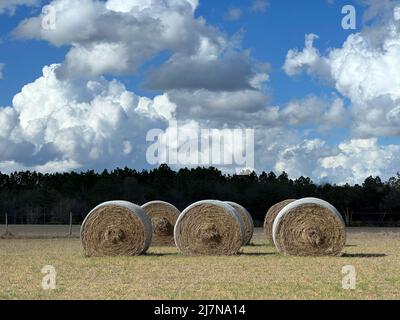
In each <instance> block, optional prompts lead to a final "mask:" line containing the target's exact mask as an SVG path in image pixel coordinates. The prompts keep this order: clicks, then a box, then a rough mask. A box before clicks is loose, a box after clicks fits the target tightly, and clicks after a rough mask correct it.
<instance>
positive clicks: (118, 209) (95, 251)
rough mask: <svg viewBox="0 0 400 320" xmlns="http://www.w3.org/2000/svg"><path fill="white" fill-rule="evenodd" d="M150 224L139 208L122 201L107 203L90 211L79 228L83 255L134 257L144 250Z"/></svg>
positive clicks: (149, 231)
mask: <svg viewBox="0 0 400 320" xmlns="http://www.w3.org/2000/svg"><path fill="white" fill-rule="evenodd" d="M151 234H152V227H151V222H150V219H149V218H148V216H147V215H146V213H145V212H144V211H143V209H142V208H141V207H139V206H137V205H135V204H133V203H130V202H126V201H110V202H105V203H103V204H100V205H99V206H97V207H96V208H94V209H93V210H92V211H91V212H90V213H89V214H88V215H87V217H86V218H85V220H84V222H83V224H82V227H81V241H82V245H83V248H84V251H85V253H86V255H87V256H94V257H101V256H134V255H139V254H142V253H144V252H146V251H147V249H148V248H149V245H150V242H151Z"/></svg>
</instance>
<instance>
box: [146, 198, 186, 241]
mask: <svg viewBox="0 0 400 320" xmlns="http://www.w3.org/2000/svg"><path fill="white" fill-rule="evenodd" d="M142 209H143V210H144V211H145V212H146V214H147V215H148V216H149V218H150V220H151V224H152V226H153V236H152V241H151V245H152V246H175V242H174V227H175V223H176V220H178V217H179V215H180V211H179V210H178V209H177V208H176V207H175V206H173V205H172V204H170V203H167V202H164V201H151V202H148V203H146V204H144V205H143V206H142Z"/></svg>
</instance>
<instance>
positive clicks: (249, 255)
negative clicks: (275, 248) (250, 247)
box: [238, 252, 278, 257]
mask: <svg viewBox="0 0 400 320" xmlns="http://www.w3.org/2000/svg"><path fill="white" fill-rule="evenodd" d="M277 255H278V253H274V252H241V253H239V254H238V256H248V257H267V256H277Z"/></svg>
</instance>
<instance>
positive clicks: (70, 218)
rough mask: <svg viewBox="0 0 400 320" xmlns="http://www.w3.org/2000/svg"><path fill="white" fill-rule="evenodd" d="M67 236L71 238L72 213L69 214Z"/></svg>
mask: <svg viewBox="0 0 400 320" xmlns="http://www.w3.org/2000/svg"><path fill="white" fill-rule="evenodd" d="M69 236H70V237H72V211H70V212H69Z"/></svg>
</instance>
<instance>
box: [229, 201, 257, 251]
mask: <svg viewBox="0 0 400 320" xmlns="http://www.w3.org/2000/svg"><path fill="white" fill-rule="evenodd" d="M226 203H227V204H229V205H230V206H232V207H233V208H234V209H235V210H236V212H237V213H239V215H240V217H241V218H242V221H243V224H244V237H243V245H247V244H249V243H250V240H251V238H252V237H253V233H254V221H253V218H252V217H251V215H250V213H249V211H247V209H246V208H245V207H243V206H241V205H240V204H238V203H235V202H231V201H226Z"/></svg>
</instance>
